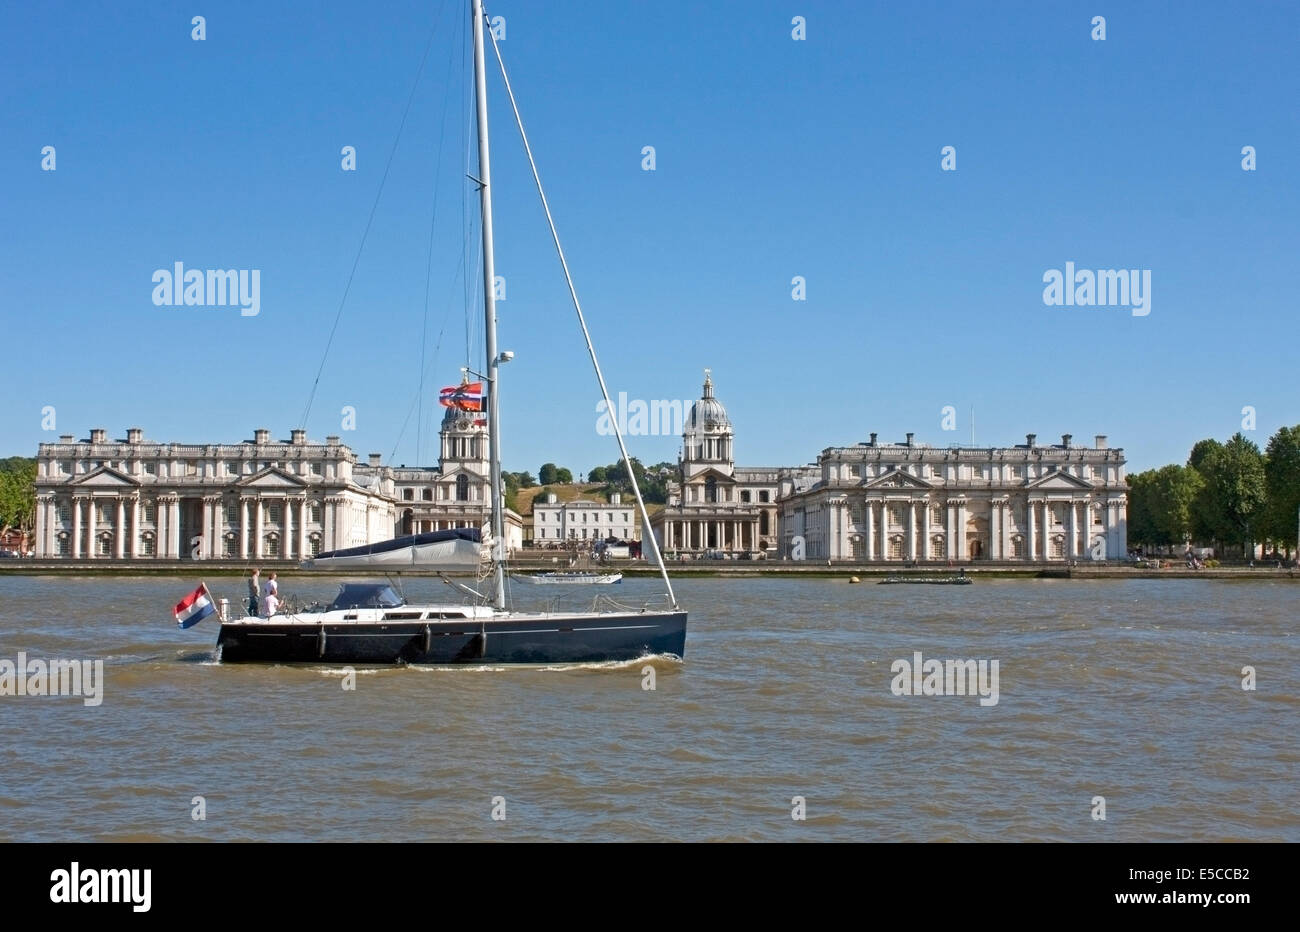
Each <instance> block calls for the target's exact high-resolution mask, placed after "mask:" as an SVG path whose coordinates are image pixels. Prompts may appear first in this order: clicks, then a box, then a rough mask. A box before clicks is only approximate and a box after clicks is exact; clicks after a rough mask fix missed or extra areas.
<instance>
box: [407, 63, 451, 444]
mask: <svg viewBox="0 0 1300 932" xmlns="http://www.w3.org/2000/svg"><path fill="white" fill-rule="evenodd" d="M451 66H452V56H451V55H448V56H447V75H446V77H445V78H444V79H443V93H442V114H441V116H440V117H439V118H438V159H437V162H436V163H435V165H434V169H433V179H434V184H433V216H432V217H430V218H429V252H428V255H427V256H426V257H425V265H424V315H423V317H422V319H421V322H420V385H419V389H418V390H417V392H416V399H417V401H418V409H419V410H418V413H417V415H416V418H415V464H416V465H417V466H418V465H420V464H421V463H422V462H424V460H423V459H422V456H423V442H422V441H423V432H424V372H425V363H426V362H427V360H428V357H427V356H426V350H427V346H428V341H427V339H426V338H427V336H428V333H429V289H430V286H431V284H432V282H433V242H434V233H435V232H436V230H437V226H438V191H439V189H440V185H439V184H438V178H439V176H440V175H441V174H442V153H443V150H444V149H445V148H446V143H447V104H448V102H449V101H450V100H451ZM438 344H439V346H441V345H442V332H441V330H440V331H439V333H438ZM437 358H438V357H437V351H436V350H435V351H434V360H435V361H436V360H437Z"/></svg>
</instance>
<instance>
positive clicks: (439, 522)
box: [357, 408, 524, 550]
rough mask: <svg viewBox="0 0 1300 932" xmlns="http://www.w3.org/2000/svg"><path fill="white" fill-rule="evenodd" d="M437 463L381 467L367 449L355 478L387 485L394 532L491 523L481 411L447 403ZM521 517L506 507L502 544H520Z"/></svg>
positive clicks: (511, 547)
mask: <svg viewBox="0 0 1300 932" xmlns="http://www.w3.org/2000/svg"><path fill="white" fill-rule="evenodd" d="M439 440H440V443H441V446H440V449H439V455H438V466H437V467H427V466H418V467H408V466H380V465H379V457H378V456H376V455H374V454H371V462H370V465H368V466H358V467H357V475H358V476H359V477H360V480H359V481H364V482H369V483H374V482H377V483H378V484H379V485H380V486H382V487H384V488H387V487H388V483H390V482H391V484H392V489H393V492H392V494H393V497H394V499H395V500H396V503H397V533H398V534H419V533H422V532H424V531H445V530H449V529H451V528H459V527H477V528H481V527H484V526H487V525H489V524H491V511H492V506H491V495H492V493H491V489H492V476H491V471H490V470H491V467H490V465H489V463H488V430H487V425H486V423H485V422H484V420H483V416H482V415H481V414H474V413H471V412H465V411H459V410H457V409H455V408H448V409H447V411H446V413H445V414H444V415H443V419H442V426H441V428H440V429H439ZM523 527H524V523H523V519H522V518H521V517H520V516H519V515H518V514H516V513H515V512H513V511H511V510H510V509H506V513H505V529H506V547H507V549H508V550H517V549H519V548H520V547H522V546H523V538H524V531H523Z"/></svg>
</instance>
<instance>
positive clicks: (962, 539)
mask: <svg viewBox="0 0 1300 932" xmlns="http://www.w3.org/2000/svg"><path fill="white" fill-rule="evenodd" d="M957 559H959V560H969V559H970V553H969V551H968V550H967V549H966V500H965V499H961V500H960V501H958V502H957Z"/></svg>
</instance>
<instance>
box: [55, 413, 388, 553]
mask: <svg viewBox="0 0 1300 932" xmlns="http://www.w3.org/2000/svg"><path fill="white" fill-rule="evenodd" d="M36 458H37V476H36V556H37V557H38V558H40V557H45V558H59V557H66V558H69V559H74V560H76V559H117V560H121V559H158V560H187V559H238V560H263V559H266V560H290V559H292V560H299V559H305V558H307V557H309V556H311V555H313V554H315V553H318V552H320V551H322V550H332V549H336V548H339V547H350V546H355V545H359V544H365V543H370V542H372V541H378V540H384V539H387V538H389V537H392V536H393V519H394V514H395V508H394V504H393V500H392V489H391V482H390V483H387V484H385V483H384V482H382V481H374V480H368V481H365V482H358V481H357V479H356V478H355V477H354V474H353V471H354V467H355V463H356V456H355V455H354V454H353V452H352V451H351V450H350V449H349V448H348V447H346V446H344V445H343V444H341V443H340V442H339V438H338V437H327V438H326V440H325V443H323V444H321V443H310V442H308V440H307V435H306V432H305V431H302V430H295V431H292V433H291V435H290V439H289V440H287V441H283V440H277V441H273V440H271V439H270V432H269V431H267V430H260V429H259V430H257V431H255V432H254V435H253V439H252V440H246V441H244V442H242V443H236V444H183V443H156V442H153V441H149V440H145V439H144V432H143V431H142V430H141V429H140V428H138V427H134V428H131V429H130V430H128V431H127V435H126V438H125V439H116V440H110V439H108V436H107V432H106V431H104V430H103V429H95V430H92V431H91V432H90V437H89V438H87V439H83V440H74V439H73V437H72V435H64V436H62V437H60V438H59V440H58V442H56V443H42V444H41V445H40V447H39V449H38V451H37V454H36Z"/></svg>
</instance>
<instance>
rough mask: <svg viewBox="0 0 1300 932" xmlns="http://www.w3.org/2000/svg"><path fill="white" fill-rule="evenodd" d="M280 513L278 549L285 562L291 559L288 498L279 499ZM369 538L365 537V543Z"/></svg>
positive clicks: (291, 527) (290, 511)
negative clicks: (280, 543)
mask: <svg viewBox="0 0 1300 932" xmlns="http://www.w3.org/2000/svg"><path fill="white" fill-rule="evenodd" d="M280 513H281V514H282V515H283V516H284V518H283V520H281V522H280V540H282V541H283V542H284V543H283V546H282V547H281V549H280V556H281V557H283V558H284V559H286V560H292V559H293V501H292V499H290V498H289V497H288V496H285V497H284V498H283V499H281V503H280ZM370 540H371V538H370V537H369V536H368V535H367V537H366V541H367V542H369V541H370Z"/></svg>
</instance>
